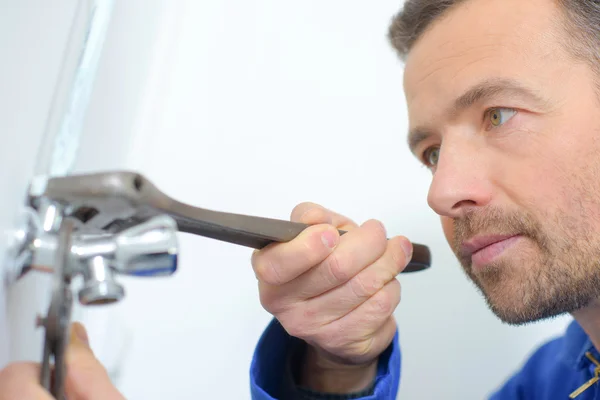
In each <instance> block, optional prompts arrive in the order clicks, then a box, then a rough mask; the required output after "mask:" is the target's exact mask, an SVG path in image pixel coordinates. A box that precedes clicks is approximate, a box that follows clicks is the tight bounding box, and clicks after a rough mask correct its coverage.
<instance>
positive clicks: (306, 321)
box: [252, 203, 412, 393]
mask: <svg viewBox="0 0 600 400" xmlns="http://www.w3.org/2000/svg"><path fill="white" fill-rule="evenodd" d="M291 220H292V221H296V222H302V223H305V224H308V225H311V226H310V227H309V228H307V229H305V230H304V231H303V232H302V233H301V234H300V235H299V236H298V237H297V238H295V239H294V240H292V241H290V242H287V243H276V244H272V245H269V246H267V247H266V248H264V249H262V250H260V251H255V252H254V253H253V256H252V266H253V268H254V272H255V274H256V276H257V279H258V281H259V291H260V300H261V304H262V305H263V307H264V308H265V309H266V310H267V311H269V312H270V313H271V314H272V315H273V316H274V317H275V318H277V320H278V321H279V322H280V323H281V325H282V326H283V328H284V329H285V330H286V331H287V332H288V333H289V334H290V335H291V336H294V337H297V338H299V339H302V340H304V341H305V342H306V343H308V344H309V346H308V349H307V352H306V354H305V359H304V363H303V364H304V367H303V372H302V373H301V377H300V381H301V382H300V383H301V384H303V385H304V386H308V387H310V388H311V389H313V390H319V391H324V392H336V393H350V392H353V391H360V390H363V389H364V388H365V387H367V386H368V385H370V384H371V382H372V379H373V378H374V376H375V372H376V362H377V359H378V357H379V355H380V354H381V353H382V352H383V351H384V350H385V349H386V348H387V347H388V346H389V344H390V343H391V341H392V340H393V337H394V334H395V332H396V322H395V320H394V318H393V312H394V310H395V308H396V306H397V305H398V304H399V302H400V283H399V282H398V280H396V279H395V278H396V276H397V275H398V274H399V273H400V272H401V271H402V270H403V269H404V268H405V267H406V265H407V264H408V262H409V261H410V258H411V257H412V244H411V243H410V241H409V240H408V239H406V238H405V237H402V236H397V237H394V238H391V239H389V240H388V239H387V234H386V230H385V228H384V227H383V225H382V224H381V223H380V222H378V221H375V220H369V221H367V222H365V223H364V224H363V225H361V226H358V225H357V224H355V223H354V222H352V221H351V220H350V219H348V218H346V217H344V216H342V215H339V214H337V213H335V212H332V211H329V210H327V209H325V208H323V207H321V206H319V205H316V204H312V203H302V204H300V205H298V206H296V207H295V208H294V210H293V212H292V216H291ZM338 229H341V230H346V231H348V232H347V233H346V234H344V235H343V236H341V237H340V235H339V233H338Z"/></svg>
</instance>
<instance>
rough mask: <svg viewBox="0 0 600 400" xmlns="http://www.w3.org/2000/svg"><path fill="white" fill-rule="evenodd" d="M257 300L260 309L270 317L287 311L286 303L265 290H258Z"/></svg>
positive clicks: (272, 292) (276, 295)
mask: <svg viewBox="0 0 600 400" xmlns="http://www.w3.org/2000/svg"><path fill="white" fill-rule="evenodd" d="M259 299H260V304H261V305H262V307H263V308H264V309H265V310H266V311H267V312H269V313H270V314H272V315H279V314H282V313H284V312H285V311H287V310H288V307H287V306H286V303H285V302H284V301H282V299H281V297H280V296H278V294H277V293H275V292H274V291H271V290H268V289H267V288H260V289H259Z"/></svg>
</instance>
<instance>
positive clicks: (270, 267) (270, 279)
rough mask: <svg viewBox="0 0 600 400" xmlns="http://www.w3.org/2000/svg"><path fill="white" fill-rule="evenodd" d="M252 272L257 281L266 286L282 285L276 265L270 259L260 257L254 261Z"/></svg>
mask: <svg viewBox="0 0 600 400" xmlns="http://www.w3.org/2000/svg"><path fill="white" fill-rule="evenodd" d="M254 271H255V273H256V277H257V278H258V280H259V281H263V282H265V283H266V284H268V285H272V286H279V285H281V284H283V283H284V282H283V279H282V277H281V274H280V273H279V269H278V266H277V264H275V263H274V262H273V261H272V259H271V258H268V257H262V258H261V259H259V260H256V262H255V267H254Z"/></svg>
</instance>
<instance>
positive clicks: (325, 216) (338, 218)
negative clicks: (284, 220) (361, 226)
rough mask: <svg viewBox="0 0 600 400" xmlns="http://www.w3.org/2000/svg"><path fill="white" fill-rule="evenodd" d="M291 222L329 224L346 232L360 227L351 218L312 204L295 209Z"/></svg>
mask: <svg viewBox="0 0 600 400" xmlns="http://www.w3.org/2000/svg"><path fill="white" fill-rule="evenodd" d="M291 220H292V221H293V222H301V223H303V224H307V225H316V224H329V225H333V226H335V227H336V228H338V229H341V230H345V231H349V230H351V229H354V228H357V227H358V224H356V223H355V222H354V221H352V220H351V219H350V218H348V217H346V216H344V215H342V214H339V213H336V212H335V211H332V210H329V209H327V208H325V207H323V206H321V205H319V204H315V203H311V202H304V203H300V204H298V205H297V206H296V207H294V209H293V210H292V215H291Z"/></svg>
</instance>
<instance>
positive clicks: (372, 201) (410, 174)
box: [0, 0, 569, 400]
mask: <svg viewBox="0 0 600 400" xmlns="http://www.w3.org/2000/svg"><path fill="white" fill-rule="evenodd" d="M13 3H15V2H13ZM1 4H2V10H1V11H0V14H5V13H7V14H5V15H12V17H11V18H7V19H15V18H19V19H18V23H17V22H15V21H13V24H12V25H9V27H8V28H7V27H3V31H2V33H3V34H2V35H1V36H3V37H4V39H2V40H3V43H7V44H11V46H8V47H7V49H8V51H7V53H8V54H7V53H5V54H3V55H2V57H3V58H6V59H7V60H13V61H12V62H13V63H15V65H16V66H15V67H14V68H10V69H5V70H3V71H2V72H3V73H2V76H1V79H2V81H1V82H3V83H6V84H8V83H11V84H12V86H5V87H6V88H7V89H3V90H1V91H0V104H1V105H2V108H3V110H2V111H3V114H2V115H6V116H7V117H9V116H14V115H21V116H23V119H22V121H25V120H28V121H37V120H38V119H39V118H43V117H44V111H43V107H42V106H38V107H37V108H35V109H34V108H31V107H28V103H27V102H24V101H21V102H17V101H14V100H13V99H14V98H15V96H17V94H18V95H20V96H29V97H30V98H37V95H38V93H46V92H43V91H42V89H44V88H45V87H46V86H44V85H50V86H51V83H52V82H49V80H51V79H52V76H51V75H52V74H50V73H48V71H47V69H48V68H50V69H51V68H52V67H53V65H54V64H52V63H56V62H57V61H58V58H56V56H53V55H52V54H47V53H44V50H45V49H46V48H47V47H45V46H44V47H40V48H37V47H31V43H33V42H35V40H34V39H35V37H36V35H40V32H43V33H44V35H43V36H45V37H53V38H54V39H53V40H54V41H53V43H54V46H55V48H57V49H58V48H59V47H60V45H61V40H64V38H61V37H60V35H58V34H56V32H57V30H58V29H59V28H60V26H57V24H58V25H60V23H57V21H58V20H59V19H58V18H57V17H52V16H51V15H48V16H47V17H45V18H40V16H39V13H38V12H36V11H35V10H36V7H43V4H45V2H43V1H39V0H26V1H25V0H20V1H19V2H18V6H16V5H14V4H11V5H9V3H8V1H7V0H4V1H3V2H2V3H1ZM73 4H74V1H67V0H63V1H61V2H60V7H59V5H58V2H57V3H56V4H55V5H54V7H53V8H52V10H53V12H54V13H58V11H57V10H59V9H63V10H64V12H65V13H68V12H69V10H70V9H71V8H72V7H73ZM400 7H401V2H400V1H389V0H381V1H378V2H369V3H368V4H367V3H366V2H362V1H341V0H335V1H334V0H332V1H328V2H322V1H316V0H312V1H286V2H281V1H275V0H252V1H248V0H203V1H191V0H190V1H184V0H180V1H173V0H171V1H166V0H144V1H142V0H124V1H120V2H117V3H116V8H115V13H114V15H113V21H112V25H111V30H110V32H109V36H108V39H107V43H106V49H105V54H104V58H103V60H102V63H101V66H100V70H99V76H98V81H97V85H96V89H95V92H94V95H93V98H92V102H91V104H90V113H89V116H88V118H87V120H86V125H85V137H84V141H83V143H82V147H81V153H80V158H79V161H78V165H77V171H79V172H84V171H85V172H90V171H98V170H107V169H135V170H137V171H140V172H142V173H143V174H145V175H146V176H147V177H148V178H149V179H151V180H152V181H153V182H154V183H155V184H157V185H158V186H159V187H161V188H162V189H163V190H164V191H166V192H167V193H169V194H170V195H172V196H173V197H176V198H178V199H179V200H181V201H184V202H188V203H191V204H194V205H197V206H201V207H206V208H212V209H216V210H220V211H230V212H236V213H246V214H253V215H260V216H266V217H274V218H281V219H287V218H288V217H289V213H290V211H291V210H292V208H293V207H294V206H295V205H296V204H297V203H299V202H302V201H314V202H317V203H320V204H323V205H325V206H327V207H330V208H332V209H335V210H337V211H339V212H341V213H344V214H346V215H349V216H351V217H352V218H354V219H355V220H356V221H357V222H364V221H365V220H367V219H370V218H377V219H379V220H381V221H382V222H383V223H384V224H385V225H386V227H387V229H388V233H389V235H395V234H403V235H406V236H408V237H409V238H410V239H411V240H413V241H414V242H418V243H424V244H427V245H429V246H430V248H431V249H432V253H433V268H432V269H431V270H429V271H427V272H422V273H419V274H414V275H404V274H403V275H401V276H400V277H399V279H400V281H401V282H402V287H403V295H402V303H401V305H400V306H399V308H398V309H397V311H396V316H397V318H398V321H399V325H400V335H401V345H402V352H403V371H402V383H401V390H400V393H399V396H398V398H402V399H426V400H428V399H445V400H453V399H457V400H458V399H481V398H485V397H486V396H487V395H488V394H489V393H490V392H491V391H492V390H493V389H495V388H496V387H498V386H499V385H500V384H501V383H502V382H503V381H504V380H505V379H506V378H507V377H508V376H509V374H511V373H512V372H513V371H515V370H516V369H517V368H518V367H519V366H520V365H521V363H522V362H523V360H524V359H525V357H526V356H527V355H528V354H530V352H531V351H532V350H533V349H534V348H535V347H536V346H538V345H539V344H541V343H542V342H544V341H545V340H547V339H548V338H550V337H552V336H555V335H557V334H560V333H561V332H562V331H563V329H564V327H565V324H566V323H567V322H568V321H569V318H566V317H565V318H560V319H557V320H555V321H551V322H544V323H538V324H534V325H531V326H527V327H520V328H514V327H508V326H505V325H502V324H501V323H500V322H499V321H498V320H497V319H496V318H495V317H494V316H493V315H492V314H491V312H490V311H488V309H487V307H486V306H485V304H484V301H483V299H482V298H481V296H480V295H479V293H478V292H477V291H476V290H475V288H474V286H473V285H472V284H471V283H469V282H468V281H467V279H466V278H465V276H464V275H463V273H462V272H461V270H460V267H459V265H458V263H457V262H456V260H455V259H454V257H453V255H452V253H451V252H450V250H449V248H448V246H447V244H446V242H445V240H444V238H443V235H442V232H441V228H440V225H439V221H438V218H437V216H436V215H435V214H434V213H433V212H432V211H431V210H430V209H429V208H428V207H427V204H426V194H427V189H428V185H429V182H430V179H431V178H430V175H429V172H428V171H426V170H425V169H423V168H421V167H420V166H419V165H418V163H417V161H416V160H415V159H414V158H413V157H412V156H411V155H410V154H409V152H408V150H407V146H406V144H405V139H406V137H405V135H406V129H407V115H406V110H405V104H404V97H403V92H402V65H401V63H400V62H399V61H398V60H397V59H396V57H395V55H394V53H393V51H392V50H391V48H390V47H389V45H388V43H387V41H386V38H385V35H386V30H387V25H388V23H389V21H390V19H391V17H392V16H393V14H394V13H396V12H397V11H398V10H399V9H400ZM17 9H18V10H20V11H19V12H17ZM46 9H49V7H48V6H46ZM23 10H29V11H27V12H23ZM10 13H13V14H10ZM23 26H28V27H30V28H29V29H23V28H22V27H23ZM19 27H21V28H20V30H19ZM9 28H10V29H12V30H10V29H9ZM13 32H18V34H17V33H13ZM8 38H10V39H8ZM19 43H23V45H19ZM26 46H30V47H27V49H28V54H36V57H37V60H39V61H38V63H37V64H35V65H32V64H30V63H28V60H27V59H26V58H25V57H24V58H22V59H21V60H22V61H19V62H18V63H17V61H15V60H16V59H15V57H17V55H18V54H20V53H19V52H20V51H21V52H22V51H23V50H22V49H23V48H25V47H26ZM53 57H54V59H53ZM43 60H47V63H45V62H43ZM21 65H23V67H22V68H18V67H17V66H21ZM54 68H55V67H54ZM43 73H46V75H43V76H44V78H43V79H41V78H39V79H38V80H37V81H34V82H37V83H36V85H32V84H31V81H30V79H31V77H32V76H40V74H43ZM15 82H22V83H23V84H22V85H17V84H16V83H15ZM47 97H48V96H46V97H43V99H46V98H47ZM43 99H42V100H43ZM38 101H41V100H39V99H38ZM24 116H27V118H24ZM13 118H14V117H13ZM6 121H7V119H5V118H3V119H2V120H0V123H1V124H2V135H3V141H4V143H6V141H7V140H8V142H9V143H12V142H11V140H13V141H14V139H13V138H14V137H15V135H16V136H17V137H19V135H31V132H32V131H36V130H39V129H40V126H39V124H38V125H33V124H25V123H24V122H21V124H20V125H18V126H16V127H13V126H11V125H9V123H10V119H8V121H9V122H6ZM11 128H12V129H11ZM33 140H35V138H34V139H33ZM5 153H6V152H4V151H3V153H2V154H3V158H2V159H1V160H0V162H1V163H2V167H3V169H12V168H14V166H15V165H17V164H15V162H16V161H15V160H14V159H12V158H10V157H8V156H6V155H5ZM17 176H18V184H19V185H20V186H19V185H16V186H6V187H8V188H9V189H8V190H9V191H10V192H11V193H13V194H15V196H16V197H18V196H19V195H20V194H17V192H18V191H19V190H22V187H23V184H22V180H23V179H25V176H23V174H21V175H17ZM2 182H3V189H4V188H5V186H4V185H5V178H3V181H2ZM3 224H7V223H6V222H3ZM5 226H7V225H5ZM3 228H4V227H3ZM4 229H5V228H4ZM180 238H181V264H180V271H179V272H178V273H177V275H175V276H174V277H171V278H168V279H158V280H141V279H122V280H121V281H122V282H124V283H125V284H126V291H127V297H126V299H125V300H124V301H123V302H122V303H120V304H118V305H116V306H112V307H109V308H105V309H94V310H80V309H78V310H77V313H76V316H77V317H78V318H79V319H82V320H84V321H87V322H89V325H90V331H91V332H90V334H91V337H92V344H93V345H94V348H95V349H96V350H97V352H98V354H99V356H100V357H101V359H102V360H103V361H104V362H106V364H107V366H109V369H110V371H111V373H112V375H113V376H114V377H115V380H116V382H118V384H119V387H120V388H121V389H122V390H123V393H124V394H125V396H126V397H127V398H128V399H132V400H161V399H165V398H177V399H198V398H220V399H236V400H237V399H248V398H249V375H248V369H249V364H250V361H251V359H252V354H253V351H254V347H255V345H256V342H257V340H258V338H259V336H260V335H261V333H262V331H263V329H264V328H265V326H266V324H267V323H268V322H269V320H270V316H269V315H268V314H267V313H266V312H265V311H264V310H263V309H262V308H261V306H260V303H259V300H258V293H257V285H256V280H255V277H254V274H253V272H252V269H251V266H250V254H251V250H250V249H247V248H243V247H238V246H234V245H230V244H227V243H221V242H217V241H214V240H210V239H205V238H201V237H194V236H191V235H186V234H181V236H180ZM23 290H25V289H23ZM27 290H32V289H31V288H29V289H27ZM10 307H12V309H13V310H14V309H18V310H19V312H22V313H23V314H26V313H30V312H33V311H34V309H35V308H36V307H39V304H33V302H29V303H27V302H23V301H20V302H13V303H11V304H10ZM22 345H23V346H25V345H28V346H29V347H28V349H29V352H26V351H21V352H20V353H19V351H17V350H18V349H13V351H14V352H16V353H17V354H21V355H23V354H25V355H26V356H22V357H25V358H31V357H34V354H38V353H35V352H34V351H33V350H32V349H34V350H35V349H36V347H35V346H37V343H23V344H22ZM126 348H127V350H125V349H126Z"/></svg>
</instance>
